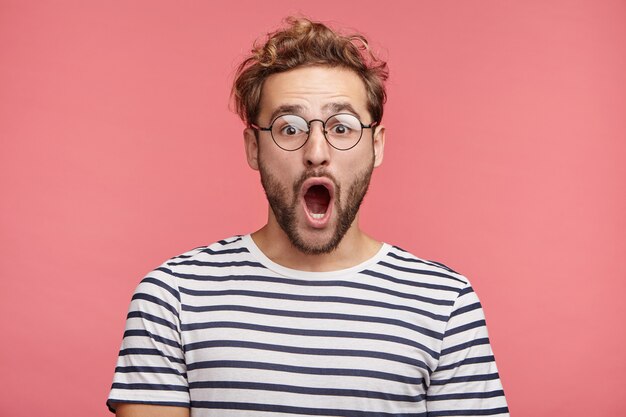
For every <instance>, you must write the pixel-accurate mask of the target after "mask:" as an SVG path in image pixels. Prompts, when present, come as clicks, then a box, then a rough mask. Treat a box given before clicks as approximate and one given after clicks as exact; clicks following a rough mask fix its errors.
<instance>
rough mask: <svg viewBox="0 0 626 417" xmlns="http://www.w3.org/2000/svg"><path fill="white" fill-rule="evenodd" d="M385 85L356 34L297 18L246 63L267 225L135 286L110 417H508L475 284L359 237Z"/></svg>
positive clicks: (250, 137)
mask: <svg viewBox="0 0 626 417" xmlns="http://www.w3.org/2000/svg"><path fill="white" fill-rule="evenodd" d="M386 78H387V65H386V63H385V62H382V61H381V60H379V59H377V58H376V57H375V56H374V55H373V54H372V53H371V51H370V49H369V47H368V43H367V41H366V39H365V38H364V37H363V36H361V35H349V36H346V35H343V34H341V33H339V32H337V31H334V30H332V29H330V28H329V27H327V26H326V25H324V24H322V23H318V22H312V21H310V20H307V19H295V18H289V19H287V26H286V27H285V28H283V29H281V30H278V31H276V32H274V33H271V34H269V35H268V37H267V39H266V41H265V43H263V44H262V45H260V46H258V47H255V48H254V49H253V51H252V54H251V55H250V56H249V57H248V58H247V59H246V60H245V61H244V62H243V63H242V64H241V65H240V67H239V69H238V72H237V77H236V80H235V83H234V86H233V99H234V103H235V107H236V108H237V111H238V113H239V115H240V116H241V118H242V119H243V121H244V123H245V124H246V128H245V130H244V134H243V136H244V142H245V149H246V157H247V161H248V164H249V165H250V167H251V168H253V169H255V170H258V171H259V173H260V177H261V183H262V185H263V188H264V190H265V193H266V195H267V200H268V202H269V210H268V220H267V224H265V225H264V226H263V227H262V228H261V229H259V230H258V231H256V232H254V233H252V234H248V235H242V236H235V237H232V238H228V239H224V240H222V241H220V242H217V243H214V244H212V245H209V246H205V247H201V248H197V249H194V250H192V251H190V252H187V253H185V254H183V255H180V256H177V257H174V258H172V259H170V260H168V261H167V262H165V263H164V264H163V265H162V266H161V267H159V268H157V269H156V270H155V271H153V272H151V273H150V274H148V276H147V277H146V278H144V279H143V281H142V282H141V283H140V284H139V286H138V288H137V290H136V292H135V294H134V296H133V300H132V302H131V306H130V311H129V314H128V318H127V324H126V332H125V334H124V339H123V342H122V348H121V351H120V354H119V360H118V366H117V368H116V372H115V377H114V382H113V387H112V390H111V393H110V396H109V399H108V402H107V404H108V405H109V408H110V409H111V410H112V411H114V412H116V413H117V415H118V416H189V415H192V416H220V417H244V416H245V417H250V416H263V417H270V416H271V417H279V416H286V415H292V416H295V415H298V416H302V415H307V416H342V417H374V416H460V415H463V416H471V415H499V416H505V415H508V409H507V405H506V401H505V398H504V393H503V390H502V385H501V383H500V379H499V376H498V372H497V369H496V365H495V361H494V357H493V353H492V351H491V348H490V344H489V339H488V336H487V329H486V327H485V321H484V315H483V312H482V308H481V306H480V303H479V301H478V298H477V297H476V295H475V293H474V292H473V290H472V287H471V286H470V284H469V282H468V280H467V279H466V278H465V277H463V276H462V275H460V274H458V273H456V272H454V271H453V270H451V269H449V268H447V267H445V266H443V265H441V264H439V263H436V262H431V261H426V260H422V259H420V258H417V257H415V256H413V255H411V254H410V253H408V252H405V251H403V250H402V249H400V248H398V247H395V246H391V245H389V244H386V243H381V242H378V241H376V240H375V239H373V238H372V237H370V236H368V235H367V234H366V233H365V232H364V231H363V230H361V228H360V227H359V207H360V205H361V202H362V201H363V197H364V196H365V194H366V192H367V189H368V185H369V183H370V178H371V175H372V172H373V170H374V168H376V167H378V166H379V165H380V164H381V163H382V161H383V151H384V146H385V128H384V127H383V125H382V124H381V122H382V117H383V104H384V102H385V98H386V96H385V88H384V82H385V80H386Z"/></svg>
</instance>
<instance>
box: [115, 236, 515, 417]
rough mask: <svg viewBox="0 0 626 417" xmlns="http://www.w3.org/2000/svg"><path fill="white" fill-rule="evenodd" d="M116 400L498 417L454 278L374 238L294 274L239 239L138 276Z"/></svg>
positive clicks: (203, 408)
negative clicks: (333, 261) (349, 258)
mask: <svg viewBox="0 0 626 417" xmlns="http://www.w3.org/2000/svg"><path fill="white" fill-rule="evenodd" d="M116 402H125V403H142V404H160V405H174V406H183V407H190V408H191V416H218V417H244V416H245V417H253V416H254V417H256V416H263V417H287V416H337V417H374V416H424V417H425V416H430V417H432V416H479V415H480V416H484V415H499V416H504V415H508V409H507V405H506V400H505V398H504V393H503V391H502V385H501V383H500V379H499V376H498V371H497V369H496V364H495V361H494V357H493V353H492V350H491V347H490V345H489V339H488V336H487V328H486V327H485V318H484V315H483V311H482V308H481V306H480V303H479V301H478V298H477V297H476V294H475V293H474V291H473V290H472V287H471V286H470V284H469V282H468V281H467V279H466V278H465V277H463V276H462V275H459V274H458V273H456V272H454V271H452V270H451V269H449V268H447V267H445V266H443V265H441V264H439V263H436V262H432V261H425V260H422V259H419V258H416V257H415V256H413V255H411V254H409V253H407V252H405V251H403V250H402V249H400V248H397V247H394V246H390V245H387V244H383V245H382V247H381V249H380V250H379V252H378V253H377V254H376V255H375V256H374V257H372V258H371V259H369V260H368V261H366V262H364V263H362V264H360V265H357V266H355V267H352V268H349V269H344V270H339V271H332V272H307V271H298V270H294V269H289V268H285V267H283V266H280V265H278V264H276V263H274V262H272V261H271V260H270V259H269V258H267V257H266V256H265V255H264V254H263V253H262V252H261V251H260V249H259V248H258V247H257V246H256V245H255V243H254V241H253V240H252V238H251V237H250V236H249V235H246V236H237V237H233V238H230V239H226V240H223V241H220V242H217V243H215V244H213V245H210V246H206V247H201V248H197V249H194V250H192V251H190V252H187V253H185V254H183V255H180V256H178V257H175V258H172V259H170V260H169V261H167V262H166V263H164V264H163V265H162V266H160V267H159V268H157V269H156V270H154V271H152V272H151V273H149V274H148V275H147V276H146V278H144V279H143V280H142V281H141V283H140V284H139V286H138V287H137V290H136V292H135V294H134V295H133V298H132V301H131V304H130V309H129V313H128V317H127V321H126V331H125V332H124V339H123V342H122V347H121V350H120V353H119V359H118V363H117V367H116V369H115V376H114V381H113V386H112V389H111V393H110V395H109V400H108V404H109V405H110V406H111V405H114V403H116Z"/></svg>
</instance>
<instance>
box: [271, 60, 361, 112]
mask: <svg viewBox="0 0 626 417" xmlns="http://www.w3.org/2000/svg"><path fill="white" fill-rule="evenodd" d="M287 107H291V108H294V109H298V111H297V113H299V114H301V115H303V116H305V117H322V116H324V115H329V114H333V113H336V109H338V108H351V109H353V110H352V111H354V112H356V113H357V116H359V117H360V118H364V117H365V116H366V115H367V114H368V113H367V92H366V90H365V84H364V83H363V80H361V78H360V77H359V76H358V75H357V74H356V73H355V72H354V71H352V70H348V69H343V68H330V67H321V66H313V67H301V68H296V69H293V70H290V71H286V72H281V73H277V74H272V75H270V76H269V77H268V78H267V79H266V80H265V82H264V83H263V89H262V92H261V102H260V113H259V120H263V121H266V122H267V121H270V120H269V119H270V118H271V116H272V115H273V114H274V113H275V112H276V111H277V109H280V108H287Z"/></svg>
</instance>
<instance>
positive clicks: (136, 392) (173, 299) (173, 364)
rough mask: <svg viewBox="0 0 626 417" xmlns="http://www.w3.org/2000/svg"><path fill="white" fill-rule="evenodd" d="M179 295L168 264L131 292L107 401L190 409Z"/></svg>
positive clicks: (109, 402) (110, 406) (108, 402)
mask: <svg viewBox="0 0 626 417" xmlns="http://www.w3.org/2000/svg"><path fill="white" fill-rule="evenodd" d="M180 328H181V325H180V293H179V291H178V287H177V285H176V282H175V279H174V277H173V276H172V274H171V271H169V269H168V268H167V265H163V266H161V267H159V268H157V269H156V270H154V271H153V272H151V273H150V274H148V276H146V277H145V278H144V279H143V280H142V281H141V283H140V284H139V285H138V287H137V289H136V290H135V293H134V294H133V297H132V300H131V303H130V308H129V311H128V316H127V318H126V328H125V331H124V338H123V340H122V346H121V349H120V352H119V357H118V360H117V366H116V368H115V375H114V377H113V385H112V388H111V392H110V394H109V398H108V401H107V405H108V406H109V409H110V410H111V411H115V410H114V408H115V403H140V404H155V405H172V406H180V407H189V403H190V402H189V389H188V384H187V374H186V365H185V359H184V353H183V345H182V339H181V332H180Z"/></svg>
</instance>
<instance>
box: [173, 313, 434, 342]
mask: <svg viewBox="0 0 626 417" xmlns="http://www.w3.org/2000/svg"><path fill="white" fill-rule="evenodd" d="M182 309H183V310H184V311H192V312H215V311H240V312H245V313H254V314H263V315H268V316H282V317H299V318H309V319H326V320H345V321H358V322H371V323H384V324H389V325H392V326H398V327H403V328H406V329H410V330H413V331H416V332H418V333H421V334H423V335H426V336H430V337H432V338H435V339H438V340H442V339H443V333H440V332H436V331H434V330H430V329H426V328H423V327H420V326H417V325H414V324H412V323H407V322H404V321H402V320H396V319H388V318H385V317H370V316H359V315H354V314H340V313H319V312H309V311H292V310H275V309H271V308H259V307H249V306H240V305H216V306H205V307H202V308H200V307H194V306H187V305H183V306H182Z"/></svg>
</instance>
